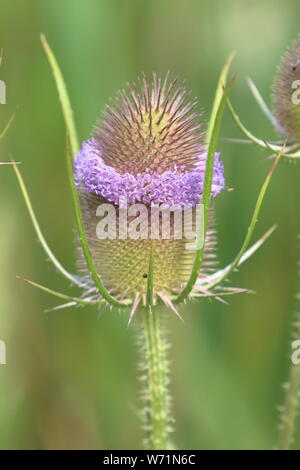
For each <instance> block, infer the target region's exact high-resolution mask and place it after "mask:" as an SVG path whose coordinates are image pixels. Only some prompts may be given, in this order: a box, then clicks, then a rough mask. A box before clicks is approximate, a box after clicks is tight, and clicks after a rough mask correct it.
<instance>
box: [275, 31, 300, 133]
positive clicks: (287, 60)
mask: <svg viewBox="0 0 300 470" xmlns="http://www.w3.org/2000/svg"><path fill="white" fill-rule="evenodd" d="M299 80H300V36H299V37H298V39H297V40H296V41H294V43H293V44H292V46H291V47H290V48H289V49H288V50H287V51H286V53H285V54H284V56H283V57H282V60H281V63H280V64H279V66H278V69H277V74H276V77H275V79H274V82H273V87H272V90H273V107H274V114H275V117H276V119H277V122H278V124H279V129H281V134H285V135H286V136H287V137H289V138H292V139H293V140H296V141H300V106H299V84H300V81H299ZM297 89H298V91H297Z"/></svg>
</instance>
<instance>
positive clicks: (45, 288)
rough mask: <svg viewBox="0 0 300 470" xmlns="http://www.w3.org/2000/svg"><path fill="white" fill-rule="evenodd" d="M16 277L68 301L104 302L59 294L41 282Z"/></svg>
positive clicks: (82, 303) (90, 303)
mask: <svg viewBox="0 0 300 470" xmlns="http://www.w3.org/2000/svg"><path fill="white" fill-rule="evenodd" d="M18 278H19V279H21V280H22V281H24V282H27V284H30V285H31V286H33V287H36V288H38V289H40V290H43V291H44V292H47V293H48V294H51V295H54V296H55V297H58V298H59V299H63V300H69V301H72V302H75V303H76V304H81V305H95V304H97V305H99V304H104V303H105V301H104V300H100V301H99V300H96V301H94V300H84V299H81V298H79V297H71V296H70V295H66V294H61V293H60V292H57V291H55V290H52V289H49V287H45V286H42V285H41V284H38V283H37V282H34V281H30V280H29V279H25V278H23V277H18Z"/></svg>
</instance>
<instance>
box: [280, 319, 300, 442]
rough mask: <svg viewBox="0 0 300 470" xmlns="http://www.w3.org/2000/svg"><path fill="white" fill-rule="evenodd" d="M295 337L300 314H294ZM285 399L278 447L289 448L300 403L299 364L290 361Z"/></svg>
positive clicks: (299, 335)
mask: <svg viewBox="0 0 300 470" xmlns="http://www.w3.org/2000/svg"><path fill="white" fill-rule="evenodd" d="M295 324H296V330H295V338H296V339H299V338H300V314H299V313H298V314H297V316H296V323H295ZM285 389H286V394H285V401H284V405H283V408H282V412H281V422H280V426H279V436H278V449H279V450H289V449H290V448H291V447H292V445H293V441H294V434H295V428H296V419H297V416H298V410H299V404H300V365H299V364H298V365H294V364H293V363H291V369H290V377H289V381H288V382H287V384H285Z"/></svg>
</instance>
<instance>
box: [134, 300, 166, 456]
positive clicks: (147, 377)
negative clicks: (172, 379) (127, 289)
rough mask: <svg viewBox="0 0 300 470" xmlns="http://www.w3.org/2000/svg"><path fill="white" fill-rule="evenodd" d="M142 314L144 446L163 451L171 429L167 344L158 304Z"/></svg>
mask: <svg viewBox="0 0 300 470" xmlns="http://www.w3.org/2000/svg"><path fill="white" fill-rule="evenodd" d="M141 314H142V315H141V316H142V331H143V335H142V341H141V351H142V361H143V362H142V371H143V377H142V378H143V381H144V391H143V399H144V402H145V408H144V411H145V418H146V431H147V440H146V448H147V449H151V450H166V449H168V434H169V432H170V426H169V422H170V418H169V408H170V407H169V404H170V398H169V394H168V381H169V378H168V375H169V373H168V372H169V371H168V361H167V358H166V350H167V344H166V341H165V338H164V332H163V328H162V319H161V311H160V310H159V309H158V308H157V306H151V305H149V306H147V307H144V308H143V309H142V311H141Z"/></svg>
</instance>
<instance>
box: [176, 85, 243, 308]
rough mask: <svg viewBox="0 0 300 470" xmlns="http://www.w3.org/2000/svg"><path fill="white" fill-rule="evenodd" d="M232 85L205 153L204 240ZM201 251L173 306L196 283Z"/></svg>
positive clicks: (200, 250)
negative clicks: (220, 138)
mask: <svg viewBox="0 0 300 470" xmlns="http://www.w3.org/2000/svg"><path fill="white" fill-rule="evenodd" d="M233 85H234V78H233V79H232V80H231V82H230V83H229V86H228V87H227V88H226V89H225V90H224V91H223V96H222V99H221V100H220V102H219V106H218V109H217V113H216V114H215V117H214V118H213V119H214V120H213V127H212V132H211V138H210V142H209V145H208V151H207V160H206V167H205V178H204V189H203V196H202V204H203V206H204V217H203V224H204V227H199V230H203V233H204V240H205V239H206V231H207V223H208V213H209V205H210V200H211V186H212V179H213V169H214V158H215V153H216V150H217V143H218V137H219V131H220V126H221V121H222V116H223V111H224V108H225V104H226V100H227V97H228V95H229V93H230V91H231V90H232V87H233ZM203 251H204V246H202V247H201V248H200V249H199V250H197V251H196V254H195V259H194V264H193V269H192V272H191V275H190V278H189V280H188V282H187V284H186V286H185V287H184V289H183V290H182V292H181V293H180V294H179V296H178V297H177V298H176V299H175V300H174V304H178V303H180V302H182V301H183V300H185V299H186V298H187V297H188V295H189V294H190V292H191V291H192V289H193V287H194V284H195V282H196V281H197V278H198V275H199V271H200V269H201V265H202V260H203Z"/></svg>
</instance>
